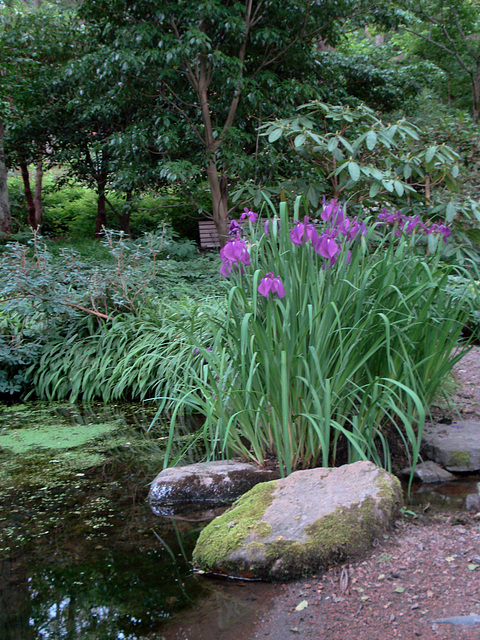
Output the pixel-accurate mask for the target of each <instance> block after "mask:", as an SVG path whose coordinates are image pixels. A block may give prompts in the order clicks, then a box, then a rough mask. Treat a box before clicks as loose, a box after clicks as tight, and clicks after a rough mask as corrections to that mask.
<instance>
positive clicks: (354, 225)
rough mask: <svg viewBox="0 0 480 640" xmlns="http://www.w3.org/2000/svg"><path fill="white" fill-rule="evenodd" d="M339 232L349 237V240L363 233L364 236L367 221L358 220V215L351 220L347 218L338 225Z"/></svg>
mask: <svg viewBox="0 0 480 640" xmlns="http://www.w3.org/2000/svg"><path fill="white" fill-rule="evenodd" d="M338 230H339V232H340V233H341V234H342V235H344V236H345V238H347V240H350V241H352V240H355V238H356V237H357V236H358V235H359V234H361V235H362V236H364V235H366V233H367V227H366V226H365V223H364V222H363V221H362V220H360V221H358V219H357V216H355V218H352V220H349V219H348V218H345V219H344V220H343V222H342V223H341V224H340V225H339V227H338Z"/></svg>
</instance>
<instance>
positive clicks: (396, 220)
mask: <svg viewBox="0 0 480 640" xmlns="http://www.w3.org/2000/svg"><path fill="white" fill-rule="evenodd" d="M377 220H379V221H380V222H385V224H399V225H401V226H402V229H403V227H404V226H405V223H406V222H407V216H405V215H404V214H403V213H401V212H400V211H395V212H394V213H390V212H389V211H388V210H387V209H386V208H385V207H384V208H383V209H382V211H381V213H379V214H378V216H377Z"/></svg>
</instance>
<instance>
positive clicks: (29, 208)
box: [20, 162, 37, 229]
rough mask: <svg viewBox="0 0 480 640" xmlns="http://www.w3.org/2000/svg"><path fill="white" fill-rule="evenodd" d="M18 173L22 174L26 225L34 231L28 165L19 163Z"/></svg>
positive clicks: (33, 211) (34, 223)
mask: <svg viewBox="0 0 480 640" xmlns="http://www.w3.org/2000/svg"><path fill="white" fill-rule="evenodd" d="M20 171H21V172H22V179H23V191H24V193H25V200H26V201H27V224H28V226H29V227H31V228H32V229H36V228H37V225H36V221H35V203H34V201H33V193H32V187H31V186H30V174H29V173H28V165H27V163H26V162H20Z"/></svg>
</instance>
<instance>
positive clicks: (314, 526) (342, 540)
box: [193, 462, 402, 580]
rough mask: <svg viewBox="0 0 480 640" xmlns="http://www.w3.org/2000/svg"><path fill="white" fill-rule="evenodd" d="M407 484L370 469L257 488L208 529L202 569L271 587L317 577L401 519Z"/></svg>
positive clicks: (309, 475)
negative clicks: (261, 581) (263, 582)
mask: <svg viewBox="0 0 480 640" xmlns="http://www.w3.org/2000/svg"><path fill="white" fill-rule="evenodd" d="M401 501H402V491H401V486H400V482H399V481H398V480H397V478H395V477H394V476H392V475H390V474H389V473H387V472H386V471H383V470H382V469H379V468H378V467H376V466H375V465H374V464H372V463H371V462H356V463H354V464H350V465H345V466H343V467H337V468H334V469H327V468H319V469H311V470H307V471H297V472H295V473H292V474H291V475H290V476H288V477H287V478H283V479H280V480H273V481H271V482H265V483H262V484H258V485H257V486H256V487H254V488H253V489H251V490H250V491H249V492H248V493H246V494H245V495H243V496H242V497H241V498H240V499H239V500H237V502H236V503H235V504H234V505H233V506H232V507H231V508H230V509H228V510H227V511H226V512H225V513H224V514H223V515H221V516H220V517H218V518H216V519H215V520H213V521H212V522H211V523H210V524H209V525H207V527H205V529H203V531H202V533H201V534H200V537H199V539H198V541H197V545H196V547H195V550H194V553H193V561H194V564H195V565H196V567H197V568H199V569H202V570H204V571H209V572H213V573H219V574H226V575H231V576H235V577H243V578H260V579H264V580H289V579H292V578H297V577H300V576H306V575H308V574H311V573H314V572H315V571H317V570H318V569H320V568H322V567H326V566H328V565H330V564H332V563H334V562H336V561H338V560H341V559H343V558H344V557H346V556H349V555H354V554H357V553H359V552H361V551H363V550H365V549H367V548H369V546H370V545H371V544H372V543H373V541H374V540H375V539H376V538H377V537H378V536H379V535H381V534H382V532H383V531H384V530H385V529H386V528H387V527H389V526H390V525H391V524H392V522H393V520H394V519H395V517H396V515H397V512H398V509H399V507H400V504H401Z"/></svg>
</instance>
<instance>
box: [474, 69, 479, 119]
mask: <svg viewBox="0 0 480 640" xmlns="http://www.w3.org/2000/svg"><path fill="white" fill-rule="evenodd" d="M472 98H473V114H472V115H473V124H478V116H479V112H480V67H477V72H476V73H475V75H474V76H472Z"/></svg>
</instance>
